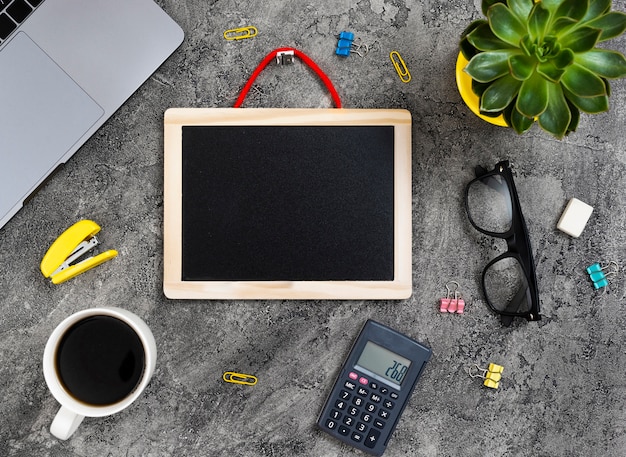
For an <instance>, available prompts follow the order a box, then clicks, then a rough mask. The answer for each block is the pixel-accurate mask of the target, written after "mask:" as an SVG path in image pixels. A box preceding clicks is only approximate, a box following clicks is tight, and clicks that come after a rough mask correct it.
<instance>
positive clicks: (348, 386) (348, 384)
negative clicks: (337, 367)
mask: <svg viewBox="0 0 626 457" xmlns="http://www.w3.org/2000/svg"><path fill="white" fill-rule="evenodd" d="M343 386H344V387H345V388H346V389H348V390H354V389H355V387H356V384H355V383H353V382H350V381H346V382H345V384H344V385H343Z"/></svg>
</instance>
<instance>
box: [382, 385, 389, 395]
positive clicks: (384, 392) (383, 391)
mask: <svg viewBox="0 0 626 457" xmlns="http://www.w3.org/2000/svg"><path fill="white" fill-rule="evenodd" d="M387 392H389V389H387V388H386V387H381V388H380V393H381V394H383V395H387Z"/></svg>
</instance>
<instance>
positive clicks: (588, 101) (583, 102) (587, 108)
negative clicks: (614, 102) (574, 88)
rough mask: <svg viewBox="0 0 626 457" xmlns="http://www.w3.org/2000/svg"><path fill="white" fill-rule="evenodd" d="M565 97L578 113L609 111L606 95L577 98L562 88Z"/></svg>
mask: <svg viewBox="0 0 626 457" xmlns="http://www.w3.org/2000/svg"><path fill="white" fill-rule="evenodd" d="M563 92H564V94H565V97H566V98H567V99H568V100H569V101H570V102H571V103H572V104H573V105H574V106H575V107H576V108H578V109H579V110H580V111H583V112H585V113H589V114H597V113H603V112H605V111H608V110H609V97H608V95H600V96H598V97H579V96H578V95H574V94H573V93H571V92H570V91H568V90H567V88H565V87H564V88H563Z"/></svg>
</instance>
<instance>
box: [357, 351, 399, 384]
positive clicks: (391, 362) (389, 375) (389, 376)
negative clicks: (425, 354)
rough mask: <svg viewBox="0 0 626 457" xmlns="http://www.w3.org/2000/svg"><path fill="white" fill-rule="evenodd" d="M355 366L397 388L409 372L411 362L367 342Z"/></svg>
mask: <svg viewBox="0 0 626 457" xmlns="http://www.w3.org/2000/svg"><path fill="white" fill-rule="evenodd" d="M356 364H357V367H358V368H362V369H365V370H367V371H369V372H371V373H373V374H375V375H376V376H377V377H379V378H382V379H380V380H381V381H383V380H384V381H387V382H388V383H391V384H393V385H395V386H398V387H399V386H400V385H401V384H402V381H403V380H404V378H405V376H406V374H407V372H408V371H409V367H410V366H411V361H410V360H409V359H406V358H404V357H402V356H400V355H398V354H396V353H395V352H391V351H390V350H389V349H385V348H384V347H382V346H379V345H377V344H375V343H372V342H371V341H368V342H367V343H366V344H365V348H363V352H362V353H361V355H360V357H359V360H358V361H357V363H356Z"/></svg>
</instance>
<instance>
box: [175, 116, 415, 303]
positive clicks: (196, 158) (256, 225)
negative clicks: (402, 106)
mask: <svg viewBox="0 0 626 457" xmlns="http://www.w3.org/2000/svg"><path fill="white" fill-rule="evenodd" d="M410 123H411V120H410V115H409V113H408V112H406V111H404V110H345V109H328V110H292V109H269V110H268V109H237V108H230V109H172V110H168V111H167V112H166V116H165V230H164V235H165V236H164V238H165V243H164V254H165V275H164V291H165V293H166V295H167V296H168V297H170V298H296V299H304V298H404V297H408V296H410V294H411V289H412V282H411V265H410V263H411V241H410V240H411V235H410V234H411V179H410V173H411V160H410V156H411V154H410V144H411V141H410ZM407 203H408V204H407ZM407 259H408V262H407ZM407 263H408V265H407Z"/></svg>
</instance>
